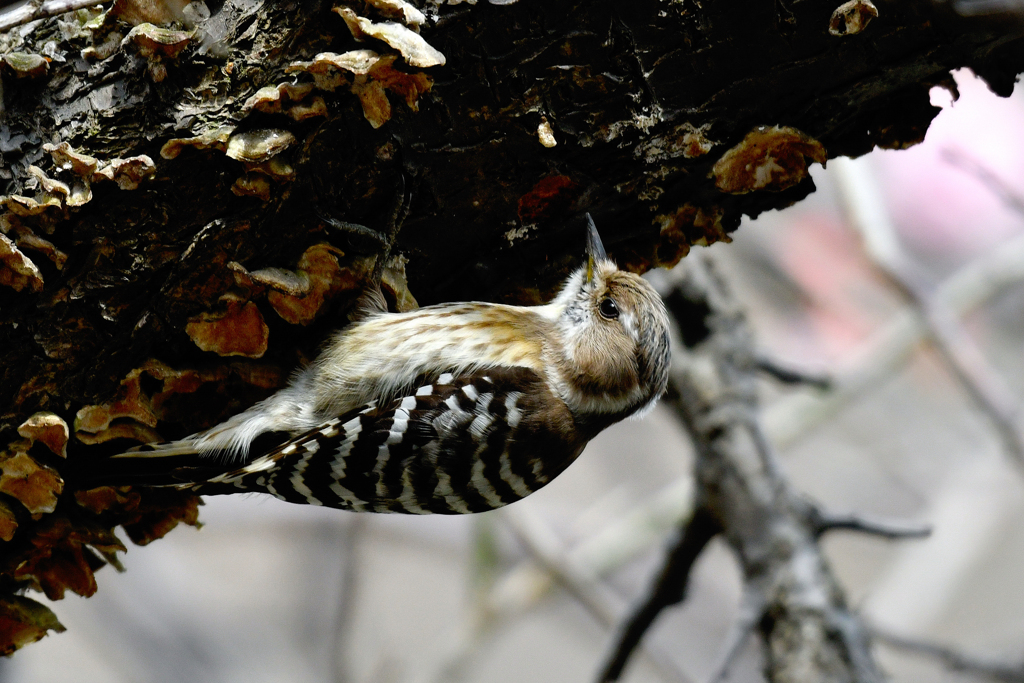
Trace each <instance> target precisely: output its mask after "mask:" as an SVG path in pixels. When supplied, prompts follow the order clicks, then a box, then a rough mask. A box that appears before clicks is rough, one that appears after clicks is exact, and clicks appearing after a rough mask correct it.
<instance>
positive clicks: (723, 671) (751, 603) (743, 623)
mask: <svg viewBox="0 0 1024 683" xmlns="http://www.w3.org/2000/svg"><path fill="white" fill-rule="evenodd" d="M765 607H766V605H765V601H764V594H763V591H761V590H756V589H753V588H751V587H750V586H749V585H748V586H747V588H746V590H744V591H743V599H742V600H740V612H739V614H738V615H737V616H736V620H735V621H734V622H733V623H732V626H730V627H729V633H727V634H726V636H725V643H724V644H723V645H722V654H721V657H720V658H719V662H718V666H716V667H715V668H714V672H713V673H712V674H711V677H710V678H709V679H708V682H709V683H719V681H722V680H725V677H726V676H728V675H729V669H731V668H732V665H733V664H735V663H736V659H737V658H738V657H739V656H740V653H742V652H743V646H744V645H745V644H746V642H747V638H749V637H750V634H751V633H753V632H754V627H756V626H757V622H759V621H760V620H761V616H762V615H763V614H764V610H765Z"/></svg>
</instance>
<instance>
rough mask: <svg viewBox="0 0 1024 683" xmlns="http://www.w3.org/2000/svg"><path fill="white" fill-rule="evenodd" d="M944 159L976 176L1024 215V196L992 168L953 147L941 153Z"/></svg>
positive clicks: (1010, 206)
mask: <svg viewBox="0 0 1024 683" xmlns="http://www.w3.org/2000/svg"><path fill="white" fill-rule="evenodd" d="M940 156H941V157H942V160H943V161H945V162H947V163H948V164H950V165H951V166H956V167H957V168H959V169H960V170H961V171H963V172H964V173H967V174H969V175H972V176H974V177H975V178H977V179H978V181H980V182H981V184H982V185H984V186H985V187H987V188H988V189H989V190H990V191H991V192H992V194H994V195H995V196H996V197H998V198H999V199H1000V200H1001V201H1002V202H1003V203H1004V204H1006V205H1007V206H1008V207H1009V208H1011V209H1013V210H1014V211H1016V212H1017V213H1019V214H1020V215H1021V216H1024V197H1022V196H1021V195H1020V193H1018V192H1017V190H1016V189H1015V188H1013V187H1011V186H1010V185H1009V184H1008V183H1007V182H1006V181H1005V180H1003V179H1002V178H1000V177H999V176H998V175H996V174H995V173H994V172H993V171H992V169H990V168H988V167H987V166H985V165H984V164H983V163H981V162H980V161H978V160H977V159H974V158H973V157H971V156H970V155H968V154H967V153H966V152H964V151H963V150H960V149H955V148H953V147H947V148H945V149H943V150H942V152H941V153H940Z"/></svg>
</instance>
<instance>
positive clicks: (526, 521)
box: [503, 506, 690, 683]
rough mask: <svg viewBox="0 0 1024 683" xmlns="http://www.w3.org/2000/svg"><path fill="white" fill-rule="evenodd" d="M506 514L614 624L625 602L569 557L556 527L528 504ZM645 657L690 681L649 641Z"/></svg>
mask: <svg viewBox="0 0 1024 683" xmlns="http://www.w3.org/2000/svg"><path fill="white" fill-rule="evenodd" d="M503 518H504V519H505V520H506V521H508V523H509V526H510V528H511V529H512V531H513V532H514V533H515V534H516V536H517V537H518V538H519V540H520V541H521V542H522V544H523V546H524V547H525V548H526V550H527V551H529V552H530V554H531V555H533V556H534V558H535V559H536V560H537V561H538V562H539V563H540V564H541V566H543V567H544V569H546V570H547V571H548V572H550V573H551V575H552V576H554V577H555V578H556V579H558V581H559V583H561V584H562V585H563V586H564V587H565V589H566V590H567V591H568V592H569V594H570V595H572V596H573V597H574V598H576V600H577V601H579V603H580V604H581V605H583V606H584V607H585V608H586V609H587V610H588V611H589V612H590V613H591V614H592V615H593V616H594V617H596V618H597V620H598V621H600V622H601V623H603V624H605V625H606V626H611V625H613V624H615V623H616V621H617V620H618V618H619V614H620V613H621V612H622V611H623V609H624V607H625V606H624V605H622V604H621V603H622V602H623V601H622V600H620V599H619V598H618V597H617V596H616V595H614V594H613V593H612V592H611V591H610V590H609V589H608V588H607V586H605V585H604V584H602V583H601V582H600V581H598V580H597V579H596V577H594V576H592V575H587V574H585V573H583V572H582V571H580V570H579V569H578V568H576V567H574V566H573V565H572V564H571V563H570V562H568V561H567V556H566V554H565V552H564V551H563V549H562V544H561V542H560V541H559V540H558V537H557V536H556V535H555V533H554V531H553V530H552V529H551V528H550V527H548V525H547V523H545V522H544V520H543V519H541V518H540V517H539V516H538V515H536V514H534V513H533V512H532V510H531V509H530V508H529V507H528V506H519V507H513V508H506V510H505V512H504V514H503ZM642 650H643V654H644V656H645V658H646V659H647V660H648V662H649V663H650V664H651V665H652V666H653V667H654V668H655V670H656V671H657V672H658V674H659V675H660V676H661V677H662V678H663V679H664V680H666V681H680V682H682V683H688V682H689V681H690V678H689V676H687V675H686V674H685V673H684V672H683V671H682V670H681V669H680V668H679V667H678V666H677V665H676V663H675V662H674V661H673V660H672V658H671V657H669V656H668V655H667V654H666V653H664V652H662V651H661V650H660V649H658V648H656V647H654V646H653V645H651V644H650V643H649V642H647V643H644V644H643V645H642Z"/></svg>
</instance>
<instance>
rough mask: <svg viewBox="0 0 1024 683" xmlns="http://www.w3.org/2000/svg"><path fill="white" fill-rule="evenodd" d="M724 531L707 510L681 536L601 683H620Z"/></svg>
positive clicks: (610, 658) (625, 630) (624, 630)
mask: <svg viewBox="0 0 1024 683" xmlns="http://www.w3.org/2000/svg"><path fill="white" fill-rule="evenodd" d="M721 530H722V528H721V525H720V524H719V523H718V520H717V519H715V517H714V516H713V515H712V514H711V513H710V512H709V511H708V510H707V509H706V508H703V507H701V508H698V509H697V511H696V512H695V513H694V515H693V518H692V519H691V520H690V523H689V524H687V525H686V527H685V528H684V529H683V530H682V532H681V533H680V534H679V540H678V541H677V542H676V544H675V545H674V546H673V547H672V549H671V550H670V551H669V552H668V555H667V556H666V558H665V564H664V565H663V566H662V568H661V572H659V574H658V578H657V579H656V580H655V581H654V584H653V585H652V587H651V588H650V590H648V591H647V595H646V597H645V599H644V600H643V601H642V602H641V603H640V604H639V605H638V606H637V607H636V608H635V609H634V611H633V614H632V615H631V616H630V617H629V618H628V619H627V620H626V621H625V623H624V624H623V626H622V627H621V630H620V633H619V637H618V638H617V642H616V644H615V647H614V648H612V650H611V651H610V654H609V656H608V658H607V659H606V662H605V665H604V666H603V667H601V673H600V674H599V675H598V678H597V680H598V681H600V682H601V683H605V682H606V681H617V680H619V676H621V675H622V670H623V669H624V668H625V667H626V662H627V661H629V657H630V655H631V654H632V653H633V651H634V650H635V649H636V648H637V647H638V646H639V645H640V642H641V640H642V639H643V636H644V634H645V633H646V632H647V629H649V628H650V627H651V624H653V623H654V620H655V618H657V616H658V615H659V614H661V611H662V610H663V609H665V608H666V607H669V606H671V605H675V604H676V603H678V602H680V601H682V599H683V598H684V597H685V596H686V587H687V585H688V583H689V579H690V571H691V570H692V569H693V564H694V562H696V561H697V557H699V556H700V554H701V552H702V551H703V550H704V548H705V547H707V544H708V543H710V542H711V539H712V538H714V537H715V536H717V535H718V534H719V532H721Z"/></svg>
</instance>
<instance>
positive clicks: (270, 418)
mask: <svg viewBox="0 0 1024 683" xmlns="http://www.w3.org/2000/svg"><path fill="white" fill-rule="evenodd" d="M586 218H587V247H586V259H585V262H584V264H583V265H582V266H580V267H579V268H577V269H576V270H575V271H574V272H572V273H571V274H570V275H569V276H568V278H567V279H566V280H565V282H564V283H563V285H562V287H561V289H560V291H559V293H558V294H557V295H556V296H555V298H554V299H553V300H551V301H550V302H549V303H547V304H543V305H537V306H512V305H505V304H498V303H487V302H479V301H471V302H456V303H442V304H437V305H433V306H426V307H423V308H419V309H416V310H413V311H409V312H404V313H390V312H387V310H386V307H385V306H384V305H383V299H382V297H380V296H379V294H378V296H369V297H367V300H369V301H370V302H371V304H370V305H369V306H368V310H365V311H364V312H363V314H362V316H361V317H359V318H358V319H357V320H356V322H353V323H350V324H349V325H347V326H346V327H344V328H343V329H341V330H340V331H339V332H337V333H335V334H334V336H333V337H332V338H331V339H330V340H329V341H328V343H327V344H326V345H325V347H324V349H323V351H322V352H321V353H320V354H319V356H318V357H317V358H316V359H315V360H314V361H313V362H311V363H310V364H309V365H308V366H306V367H305V368H304V369H301V370H299V371H298V372H297V373H296V374H295V375H294V376H293V377H292V378H291V380H290V382H289V383H288V385H287V386H286V387H284V388H283V389H281V390H280V391H278V392H277V393H275V394H273V395H271V396H270V397H268V398H266V399H264V400H263V401H261V402H259V403H257V404H255V405H253V406H252V407H251V408H249V409H248V410H245V411H244V412H242V413H239V414H237V415H235V416H233V417H231V418H229V419H228V420H226V421H225V422H223V423H221V424H219V425H216V426H214V427H212V428H210V429H209V430H207V431H204V432H201V433H197V434H194V435H192V436H189V437H186V438H184V439H182V440H179V441H173V442H166V443H160V444H147V445H143V446H137V447H135V448H133V449H131V450H129V451H126V452H122V453H119V454H117V455H114V456H112V457H111V459H110V462H111V463H117V470H119V471H121V472H122V473H127V475H126V476H127V479H125V481H122V482H120V483H133V484H142V485H148V486H169V487H172V488H176V489H179V490H187V491H192V492H195V493H198V494H204V495H212V494H226V493H241V492H262V493H269V494H271V495H273V496H276V497H277V498H280V499H282V500H285V501H289V502H292V503H299V504H307V505H322V506H326V507H332V508H340V509H344V510H354V511H359V512H397V513H411V514H430V513H434V514H466V513H475V512H483V511H487V510H493V509H496V508H499V507H502V506H504V505H507V504H509V503H512V502H515V501H518V500H520V499H522V498H525V497H526V496H528V495H530V494H531V493H533V492H535V491H537V490H538V489H540V488H541V487H542V486H544V485H545V484H547V483H549V482H550V481H551V480H553V479H554V478H555V477H556V476H557V475H558V474H560V473H561V472H562V471H563V470H565V469H566V467H568V466H569V465H570V464H571V463H572V462H573V461H574V460H576V458H577V457H578V456H579V455H580V453H581V452H582V451H583V449H584V447H585V446H586V445H587V443H588V442H589V441H590V440H591V439H593V438H594V437H595V436H596V435H597V434H598V433H599V432H601V431H602V430H604V429H605V428H607V427H609V426H610V425H612V424H614V423H616V422H618V421H620V420H622V419H624V418H627V417H639V416H643V415H645V414H646V413H647V412H649V411H650V410H651V409H652V408H653V407H654V405H655V403H656V402H657V400H658V398H659V397H660V396H661V395H662V394H663V393H664V392H665V389H666V386H667V383H668V372H669V363H670V356H669V322H668V314H667V313H666V310H665V306H664V304H663V302H662V300H661V297H660V296H659V295H658V293H657V292H656V291H655V289H654V288H653V287H652V286H651V285H650V284H649V283H648V282H647V281H646V280H644V279H643V278H641V277H640V276H638V275H636V274H633V273H630V272H628V271H624V270H621V269H619V268H618V267H617V266H616V265H615V263H614V262H613V261H612V260H611V259H609V258H608V256H607V254H606V252H605V249H604V246H603V244H602V242H601V238H600V235H599V234H598V231H597V228H596V226H595V224H594V221H593V219H592V218H591V217H590V215H589V214H587V216H586Z"/></svg>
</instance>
